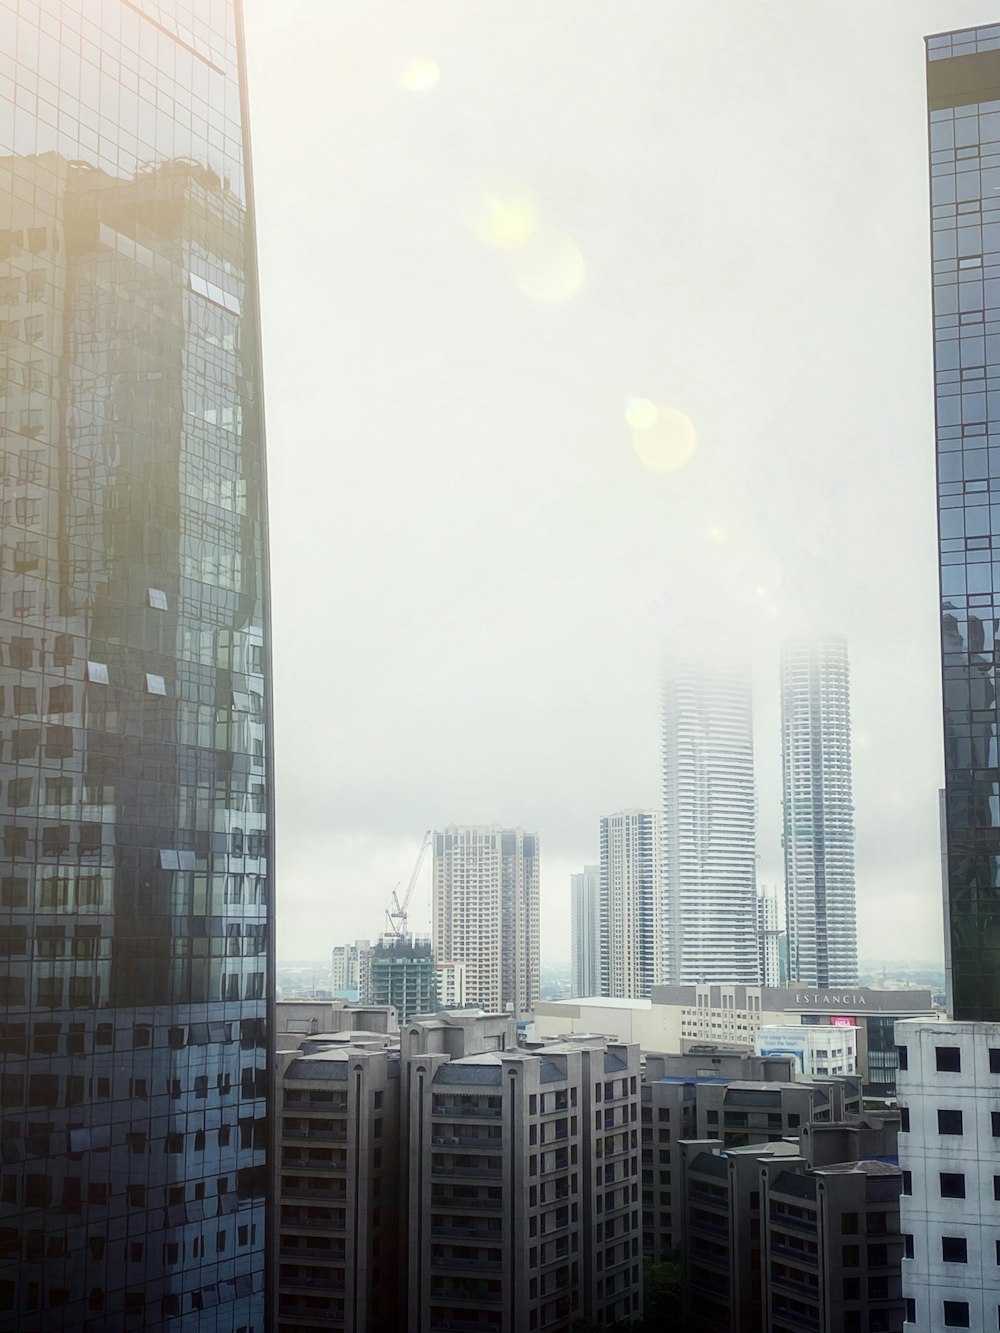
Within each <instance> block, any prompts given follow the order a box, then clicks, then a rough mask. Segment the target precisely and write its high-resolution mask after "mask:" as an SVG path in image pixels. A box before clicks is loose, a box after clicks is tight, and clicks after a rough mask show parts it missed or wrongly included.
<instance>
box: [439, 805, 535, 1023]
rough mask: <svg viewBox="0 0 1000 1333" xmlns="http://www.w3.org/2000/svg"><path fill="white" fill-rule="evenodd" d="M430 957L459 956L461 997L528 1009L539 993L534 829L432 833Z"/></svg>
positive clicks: (497, 1007)
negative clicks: (462, 970)
mask: <svg viewBox="0 0 1000 1333" xmlns="http://www.w3.org/2000/svg"><path fill="white" fill-rule="evenodd" d="M433 873H434V878H433V946H434V956H435V958H440V959H442V961H445V962H457V963H464V965H465V993H466V1003H467V1004H474V1005H479V1006H480V1007H481V1008H483V1009H486V1010H489V1011H491V1012H496V1011H509V1012H512V1013H513V1014H514V1015H515V1016H516V1017H518V1018H522V1017H527V1016H529V1015H530V1014H531V1012H532V1010H533V1008H534V1006H535V1001H536V1000H537V999H538V968H539V958H538V942H539V933H538V835H537V834H536V833H526V832H525V831H524V829H520V828H513V829H511V828H500V827H499V826H498V825H491V826H482V825H478V826H473V825H457V824H451V825H449V826H448V828H446V829H444V830H442V831H441V832H436V833H435V834H434V872H433Z"/></svg>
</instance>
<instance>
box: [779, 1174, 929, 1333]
mask: <svg viewBox="0 0 1000 1333" xmlns="http://www.w3.org/2000/svg"><path fill="white" fill-rule="evenodd" d="M760 1180H761V1183H760V1198H761V1208H762V1216H763V1217H764V1219H765V1221H764V1225H763V1228H762V1232H763V1246H762V1254H761V1273H762V1276H763V1290H762V1306H763V1320H762V1325H761V1326H762V1329H763V1333H802V1330H806V1329H808V1330H811V1331H812V1333H899V1330H901V1329H902V1327H903V1318H904V1303H903V1296H902V1284H901V1278H900V1270H901V1266H902V1258H903V1237H902V1236H901V1235H900V1232H899V1196H900V1191H901V1188H902V1174H901V1172H900V1169H899V1167H898V1166H897V1165H896V1163H895V1162H892V1163H889V1162H881V1161H855V1162H842V1163H839V1164H831V1165H829V1166H822V1167H818V1168H814V1169H812V1170H810V1169H807V1168H806V1166H805V1164H804V1163H788V1164H787V1165H786V1166H784V1167H783V1168H779V1167H778V1166H777V1164H775V1163H771V1164H770V1166H769V1167H768V1168H766V1169H762V1170H761V1177H760Z"/></svg>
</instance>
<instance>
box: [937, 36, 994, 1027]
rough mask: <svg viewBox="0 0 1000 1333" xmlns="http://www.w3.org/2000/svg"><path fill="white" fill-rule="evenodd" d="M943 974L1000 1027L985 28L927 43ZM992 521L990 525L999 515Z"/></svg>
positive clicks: (969, 1014)
mask: <svg viewBox="0 0 1000 1333" xmlns="http://www.w3.org/2000/svg"><path fill="white" fill-rule="evenodd" d="M927 96H928V108H929V133H930V171H931V228H932V246H933V297H934V366H935V377H936V400H935V408H936V410H935V426H936V436H937V472H938V533H939V548H940V550H939V554H940V575H941V652H942V670H943V676H944V755H945V817H944V826H945V828H944V831H945V840H946V874H945V882H946V892H947V895H948V903H947V925H948V928H947V931H946V945H947V952H946V957H945V961H946V966H947V968H948V973H949V976H948V980H949V994H950V996H951V1008H952V1010H953V1013H954V1016H955V1018H957V1019H973V1020H975V1019H984V1020H988V1021H990V1022H998V1021H1000V936H998V935H997V932H996V930H995V929H994V927H993V909H992V906H991V905H990V899H989V896H988V895H985V894H984V892H983V891H984V890H990V891H991V892H995V891H996V890H997V889H1000V860H998V858H997V841H998V838H1000V802H998V798H997V784H998V783H1000V757H998V755H997V731H996V702H997V695H996V679H995V667H994V661H993V651H994V629H995V626H994V621H996V620H997V619H998V618H1000V567H998V573H997V587H996V591H994V587H993V582H992V580H993V569H994V564H993V560H992V554H991V536H990V534H991V532H992V531H993V527H994V525H995V524H994V520H993V519H991V509H990V501H991V499H992V498H993V495H994V493H995V492H997V491H998V490H1000V462H997V460H996V458H995V457H994V456H993V454H991V452H990V446H991V445H992V444H993V439H992V434H993V433H994V432H996V431H998V430H1000V399H998V397H997V394H996V392H995V380H996V375H997V374H1000V350H998V349H997V347H996V340H995V338H994V337H992V336H990V335H992V334H993V332H994V327H995V325H996V324H997V322H998V321H1000V296H998V295H997V293H996V291H995V286H996V275H997V273H1000V240H998V237H997V225H996V224H997V223H998V222H1000V193H998V192H996V191H994V189H993V173H994V172H995V170H996V165H997V163H998V161H1000V134H998V132H997V122H996V121H995V115H996V109H995V107H994V105H993V103H994V102H995V101H997V100H1000V51H998V50H997V48H996V38H995V36H994V30H993V29H992V28H980V29H972V30H969V31H965V32H959V33H945V34H942V35H941V36H938V37H931V38H928V42H927ZM996 526H998V527H1000V517H998V518H997V519H996Z"/></svg>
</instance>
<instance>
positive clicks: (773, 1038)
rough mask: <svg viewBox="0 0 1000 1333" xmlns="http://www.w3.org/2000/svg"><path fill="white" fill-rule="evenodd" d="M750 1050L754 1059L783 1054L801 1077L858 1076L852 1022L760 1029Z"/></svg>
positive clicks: (856, 1029) (854, 1029)
mask: <svg viewBox="0 0 1000 1333" xmlns="http://www.w3.org/2000/svg"><path fill="white" fill-rule="evenodd" d="M754 1050H755V1051H756V1052H757V1054H758V1055H779V1054H784V1053H785V1052H787V1053H788V1054H790V1055H792V1056H794V1057H795V1061H796V1063H797V1065H798V1068H799V1072H800V1073H802V1074H818V1075H820V1076H823V1077H825V1076H826V1075H827V1074H856V1073H857V1072H858V1028H857V1026H856V1024H855V1023H853V1022H846V1021H841V1022H838V1023H835V1024H831V1023H823V1024H815V1025H813V1024H808V1023H794V1024H793V1023H785V1024H780V1025H779V1024H774V1025H773V1026H770V1025H768V1026H766V1027H764V1026H762V1027H759V1028H758V1029H757V1031H756V1033H755V1034H754Z"/></svg>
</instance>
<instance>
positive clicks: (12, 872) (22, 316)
mask: <svg viewBox="0 0 1000 1333" xmlns="http://www.w3.org/2000/svg"><path fill="white" fill-rule="evenodd" d="M3 14H4V18H3V32H4V39H3V43H2V46H3V55H4V61H5V65H4V74H5V76H7V77H5V78H4V79H3V80H2V81H0V103H2V106H0V127H2V128H0V357H2V359H3V363H4V364H3V372H2V379H3V400H2V403H0V410H2V413H3V420H2V427H3V437H2V445H0V449H2V457H0V470H2V504H3V520H4V549H3V576H2V583H0V661H2V665H0V726H2V739H3V747H2V750H0V824H2V827H3V837H2V842H0V857H2V860H3V865H2V868H0V942H2V953H3V955H4V959H3V964H4V965H3V968H2V969H0V971H2V977H0V1009H2V1012H0V1050H2V1057H3V1061H2V1071H0V1080H2V1090H0V1101H2V1103H3V1121H4V1144H5V1152H4V1155H3V1164H2V1167H0V1172H2V1197H3V1200H4V1204H5V1209H4V1211H5V1214H6V1215H5V1216H4V1218H3V1236H4V1245H3V1249H2V1252H0V1329H14V1328H16V1329H18V1330H23V1331H24V1333H30V1331H31V1330H38V1329H44V1330H59V1329H67V1330H70V1329H71V1330H79V1329H84V1328H86V1329H89V1330H93V1331H94V1333H99V1331H100V1330H111V1329H115V1330H118V1329H121V1328H123V1327H126V1326H135V1327H136V1328H140V1327H141V1328H143V1329H149V1330H166V1329H170V1330H177V1331H178V1333H179V1331H180V1330H181V1329H183V1330H184V1331H185V1333H188V1331H189V1330H200V1329H204V1330H206V1331H207V1330H212V1331H213V1333H215V1331H216V1330H222V1329H226V1330H238V1329H242V1330H246V1331H247V1333H249V1330H260V1329H262V1327H263V1318H264V1304H265V1302H264V1294H263V1282H264V1244H265V1211H266V1210H265V1200H266V1197H267V1192H268V1186H267V1168H266V1164H265V1149H266V1141H267V1134H268V1097H267V1093H266V1087H267V1076H268V1069H267V1063H268V1057H267V1046H268V1031H267V1005H268V993H269V990H270V984H271V983H270V972H271V957H272V950H271V937H272V912H271V906H270V903H271V893H270V887H269V871H270V829H271V810H272V801H271V784H270V779H269V772H270V762H271V760H270V749H271V747H270V722H269V716H270V704H269V701H268V697H267V686H268V675H269V668H268V661H269V651H270V643H269V623H268V606H267V568H266V560H267V532H266V503H265V473H264V441H263V428H262V416H261V400H260V378H261V377H260V365H259V353H258V337H257V284H256V274H255V254H254V238H253V223H252V203H251V193H250V171H249V161H248V156H247V133H246V129H247V126H246V110H245V106H246V103H245V88H244V78H243V58H242V35H241V30H240V23H239V14H238V9H237V6H236V4H235V3H231V2H227V0H219V2H217V3H213V4H212V5H211V6H208V7H205V8H202V7H200V6H199V7H196V12H192V6H191V5H189V4H182V3H180V0H176V2H175V0H163V2H162V3H158V4H155V5H154V4H151V3H147V0H137V2H136V3H134V4H114V5H104V6H98V7H97V8H96V9H95V6H93V5H91V4H88V3H86V2H85V0H62V3H60V4H58V5H55V4H51V3H47V2H38V3H36V2H34V0H15V3H14V4H13V5H11V4H10V3H8V4H6V5H5V6H4V9H3ZM15 95H16V101H17V109H16V111H15Z"/></svg>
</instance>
